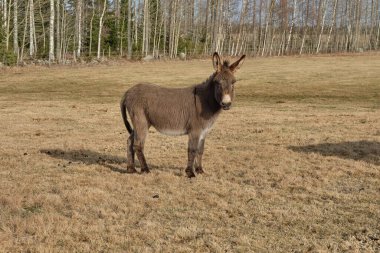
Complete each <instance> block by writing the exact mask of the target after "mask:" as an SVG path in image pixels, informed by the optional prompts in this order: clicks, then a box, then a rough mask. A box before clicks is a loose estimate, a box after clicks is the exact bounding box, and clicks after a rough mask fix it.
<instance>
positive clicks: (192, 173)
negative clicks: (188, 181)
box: [185, 168, 195, 178]
mask: <svg viewBox="0 0 380 253" xmlns="http://www.w3.org/2000/svg"><path fill="white" fill-rule="evenodd" d="M185 172H186V175H187V177H188V178H192V177H195V174H194V172H193V169H191V168H187V169H186V170H185Z"/></svg>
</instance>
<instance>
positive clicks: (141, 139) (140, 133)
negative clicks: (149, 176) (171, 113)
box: [133, 119, 149, 173]
mask: <svg viewBox="0 0 380 253" xmlns="http://www.w3.org/2000/svg"><path fill="white" fill-rule="evenodd" d="M135 122H136V123H135V124H134V125H135V130H134V140H133V149H134V151H135V152H136V155H137V158H138V159H139V161H140V165H141V172H145V173H149V168H148V165H147V163H146V159H145V156H144V144H145V138H146V135H147V134H148V128H149V126H148V123H147V122H146V119H139V120H136V121H135Z"/></svg>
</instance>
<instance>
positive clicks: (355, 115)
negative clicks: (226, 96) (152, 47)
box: [0, 55, 380, 252]
mask: <svg viewBox="0 0 380 253" xmlns="http://www.w3.org/2000/svg"><path fill="white" fill-rule="evenodd" d="M211 69H212V67H211V61H190V62H158V63H146V64H141V63H126V64H121V65H113V66H96V67H80V68H75V67H53V68H38V67H33V68H25V69H11V70H7V71H3V72H0V129H1V135H0V143H1V146H0V251H3V252H18V251H30V252H53V251H55V252H62V251H68V252H73V251H81V252H89V251H91V252H99V251H105V252H109V251H128V252H141V251H143V252H156V251H164V252H194V251H198V252H221V251H227V252H248V251H250V252H291V251H294V252H305V251H312V252H326V251H327V252H342V251H347V252H379V251H380V240H379V239H380V75H379V69H380V56H379V55H375V56H345V57H307V58H294V57H292V58H288V57H285V58H269V59H249V60H247V61H246V62H245V63H244V65H243V67H242V69H241V70H240V72H239V73H238V74H237V76H238V79H240V81H239V82H238V84H237V94H238V95H237V98H236V103H235V106H234V108H233V109H232V110H230V111H228V112H223V113H222V115H221V116H220V118H219V120H218V121H217V123H216V125H215V127H214V129H213V130H212V131H211V133H210V135H209V137H208V139H207V141H206V150H205V155H204V167H205V170H206V174H205V175H201V176H198V177H197V178H195V179H192V180H189V179H187V178H186V177H185V176H184V170H183V169H184V166H185V163H186V141H187V140H186V137H167V136H163V135H160V134H158V133H157V132H156V131H155V130H153V129H152V130H151V131H150V132H151V133H150V135H149V136H148V140H147V146H146V156H147V160H148V163H149V164H150V166H151V168H152V173H151V174H149V175H129V174H125V173H123V169H124V168H125V166H126V165H125V144H126V138H127V132H126V130H125V129H124V126H123V123H122V121H121V117H120V113H119V99H120V97H121V95H122V93H123V92H124V91H125V90H126V89H127V88H128V87H130V86H131V85H132V84H134V83H136V82H138V81H150V82H156V83H159V84H162V85H166V86H173V87H174V86H186V85H190V84H193V83H197V82H201V81H203V80H204V79H205V78H207V77H208V76H209V74H211Z"/></svg>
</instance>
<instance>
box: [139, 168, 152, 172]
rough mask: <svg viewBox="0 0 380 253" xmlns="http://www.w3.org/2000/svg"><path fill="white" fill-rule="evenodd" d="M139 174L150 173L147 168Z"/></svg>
mask: <svg viewBox="0 0 380 253" xmlns="http://www.w3.org/2000/svg"><path fill="white" fill-rule="evenodd" d="M141 173H150V170H149V168H142V169H141Z"/></svg>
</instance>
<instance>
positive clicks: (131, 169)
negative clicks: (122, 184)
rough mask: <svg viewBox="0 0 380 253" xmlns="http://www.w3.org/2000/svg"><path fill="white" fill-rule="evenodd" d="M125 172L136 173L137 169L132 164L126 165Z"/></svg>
mask: <svg viewBox="0 0 380 253" xmlns="http://www.w3.org/2000/svg"><path fill="white" fill-rule="evenodd" d="M127 173H129V174H132V173H137V170H136V169H135V167H133V166H127Z"/></svg>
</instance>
